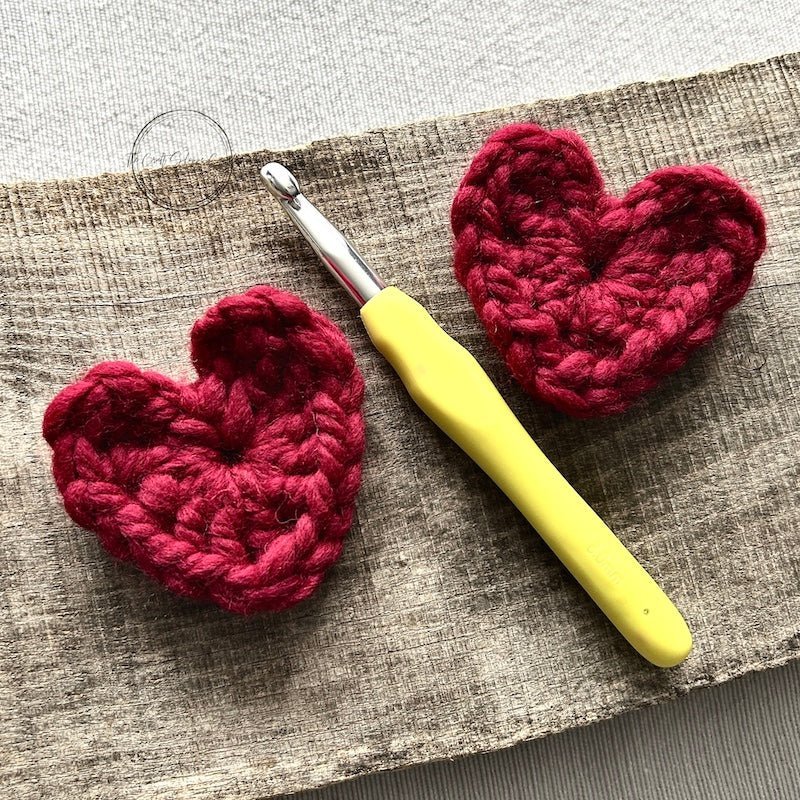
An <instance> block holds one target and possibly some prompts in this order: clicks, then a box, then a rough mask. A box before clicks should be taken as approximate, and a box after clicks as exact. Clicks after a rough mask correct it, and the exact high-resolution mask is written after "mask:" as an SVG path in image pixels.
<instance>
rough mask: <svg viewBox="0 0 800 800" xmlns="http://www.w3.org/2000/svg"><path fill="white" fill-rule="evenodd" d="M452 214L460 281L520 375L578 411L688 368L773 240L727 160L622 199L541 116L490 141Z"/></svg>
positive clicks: (599, 411) (577, 145) (587, 157)
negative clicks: (723, 167) (726, 167)
mask: <svg viewBox="0 0 800 800" xmlns="http://www.w3.org/2000/svg"><path fill="white" fill-rule="evenodd" d="M451 218H452V226H453V232H454V234H455V273H456V276H457V278H458V280H459V281H460V282H461V283H462V284H463V285H464V287H465V288H466V290H467V293H468V294H469V297H470V299H471V301H472V303H473V305H474V307H475V309H476V311H477V313H478V316H479V317H480V319H481V321H482V323H483V325H484V326H485V328H486V330H487V332H488V335H489V337H490V339H491V341H492V342H493V343H494V344H495V346H496V347H497V348H498V349H499V351H500V353H501V354H502V356H503V358H504V360H505V362H506V364H507V365H508V368H509V370H510V371H511V373H512V374H513V376H514V377H515V379H516V380H517V381H518V382H519V383H520V384H521V385H522V387H523V388H524V389H525V391H527V392H528V393H529V394H530V395H532V396H533V397H535V398H538V399H540V400H543V401H545V402H548V403H551V404H552V405H554V406H555V407H556V408H558V409H560V410H561V411H564V412H566V413H568V414H572V415H574V416H577V417H593V416H599V415H604V414H614V413H618V412H621V411H624V410H625V409H627V408H628V407H629V406H630V405H631V404H632V403H633V402H634V401H635V400H636V399H637V398H638V397H639V396H640V395H641V394H642V393H643V392H645V391H647V390H649V389H651V388H653V387H654V386H655V385H656V384H657V383H658V382H659V380H660V379H661V378H662V377H663V376H665V375H667V374H668V373H670V372H673V371H674V370H676V369H678V368H679V367H681V366H682V365H683V364H684V363H685V362H686V360H687V358H688V357H689V355H690V354H691V353H692V352H693V351H694V350H695V349H697V348H698V347H699V346H700V345H702V344H704V343H706V342H708V341H709V339H711V337H712V336H713V335H714V333H715V332H716V330H717V328H718V327H719V325H720V323H721V321H722V317H723V314H724V312H725V311H726V310H728V309H729V308H731V306H733V305H734V304H735V303H737V302H738V301H739V300H740V299H741V297H742V296H743V295H744V293H745V292H746V291H747V288H748V286H749V285H750V282H751V279H752V276H753V269H754V266H755V262H756V261H757V260H758V258H759V257H760V255H761V253H762V252H763V250H764V246H765V231H764V218H763V214H762V212H761V209H760V208H759V206H758V204H757V203H756V201H755V200H754V199H753V198H752V197H750V196H749V195H748V194H747V193H746V192H745V191H744V190H743V189H742V188H741V187H740V186H739V185H738V184H737V183H736V182H735V181H733V180H732V179H731V178H729V177H727V176H726V175H725V174H724V173H723V172H721V171H720V170H719V169H717V168H716V167H713V166H709V165H702V166H677V167H668V168H664V169H659V170H656V171H655V172H653V173H651V174H650V175H648V176H647V177H646V178H645V179H644V180H642V181H641V182H640V183H638V184H636V185H635V186H634V187H633V188H632V189H631V190H630V191H629V192H628V194H627V195H625V196H624V197H622V198H617V197H612V196H610V195H608V194H606V193H605V191H604V187H603V179H602V177H601V176H600V173H599V171H598V169H597V166H596V165H595V162H594V159H593V158H592V155H591V153H590V151H589V149H588V147H587V146H586V144H585V143H584V142H583V140H582V139H581V138H580V137H579V136H578V135H577V134H575V133H573V132H571V131H568V130H556V131H547V130H545V129H543V128H541V127H539V126H538V125H534V124H516V125H510V126H508V127H506V128H503V129H501V130H499V131H497V132H496V133H494V134H493V135H492V136H491V137H490V138H489V139H488V140H487V142H486V143H485V144H484V146H483V147H482V148H481V150H480V151H479V152H478V154H477V155H476V156H475V159H474V161H473V162H472V164H471V166H470V167H469V169H468V171H467V173H466V175H465V176H464V178H463V180H462V182H461V185H460V187H459V189H458V192H457V194H456V196H455V200H454V202H453V207H452V215H451Z"/></svg>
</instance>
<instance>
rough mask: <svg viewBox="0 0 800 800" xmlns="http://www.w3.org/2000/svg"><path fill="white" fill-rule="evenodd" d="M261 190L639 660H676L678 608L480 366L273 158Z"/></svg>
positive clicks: (682, 648)
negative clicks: (384, 276) (386, 280)
mask: <svg viewBox="0 0 800 800" xmlns="http://www.w3.org/2000/svg"><path fill="white" fill-rule="evenodd" d="M261 174H262V177H263V178H264V180H265V182H266V183H267V186H268V188H269V189H270V192H271V193H272V194H273V195H274V196H275V197H276V198H278V199H279V200H280V201H281V205H282V206H283V209H284V211H285V212H286V213H287V214H288V216H289V217H290V219H292V221H293V222H294V223H295V224H296V225H297V227H298V228H299V229H300V231H301V232H302V233H303V235H304V236H305V237H306V239H307V240H308V241H309V243H310V244H311V245H312V247H313V248H314V250H315V251H316V252H317V254H318V255H319V257H320V258H321V259H322V261H323V262H324V263H325V265H326V266H327V267H328V269H329V270H330V271H331V272H332V273H333V274H334V276H335V277H336V279H337V280H338V281H339V282H340V283H341V284H342V286H343V287H344V288H345V289H346V290H347V291H348V292H349V293H350V295H351V296H352V297H353V298H354V299H355V300H356V301H357V302H358V303H359V304H360V305H361V319H362V321H363V323H364V325H365V327H366V329H367V331H368V333H369V335H370V338H371V339H372V342H373V343H374V345H375V347H376V348H377V349H378V350H379V351H380V352H381V353H382V354H383V355H384V356H385V357H386V359H387V360H388V361H389V363H390V364H391V365H392V366H393V367H394V369H395V370H396V371H397V373H398V375H399V376H400V379H401V380H402V381H403V383H404V384H405V386H406V388H407V389H408V391H409V393H410V395H411V397H412V398H413V399H414V401H415V402H416V403H417V405H418V406H419V407H420V408H421V409H422V410H423V411H424V412H425V413H426V414H427V415H428V416H429V417H430V418H431V419H432V420H433V421H434V422H435V423H436V424H437V425H438V426H439V427H440V428H441V429H442V430H443V431H444V432H445V433H446V434H447V435H448V436H449V437H450V438H451V439H452V440H453V441H454V442H456V444H458V445H459V447H461V448H462V450H464V452H465V453H467V454H468V455H469V456H470V457H471V458H472V459H473V460H474V461H475V462H476V463H477V464H478V465H479V466H480V467H481V468H482V469H483V470H484V471H485V472H486V473H487V474H488V475H489V477H491V478H492V480H493V481H494V482H495V483H496V484H497V485H498V486H499V487H500V489H502V490H503V492H505V494H506V495H508V497H509V498H510V499H511V501H512V502H513V503H514V505H516V507H517V508H518V509H519V510H520V511H521V512H522V514H523V515H524V516H525V517H526V519H527V520H528V521H529V522H530V523H531V524H532V525H533V526H534V527H535V528H536V530H537V531H538V532H539V534H540V535H541V536H542V538H543V539H544V540H545V542H547V544H548V545H549V546H550V548H551V549H552V550H553V552H554V553H555V554H556V555H557V556H558V557H559V559H561V561H562V562H563V563H564V565H565V566H566V567H567V569H569V571H570V572H571V573H572V574H573V575H574V576H575V578H576V579H577V580H578V582H579V583H580V584H581V586H583V588H584V589H585V590H586V591H587V592H588V593H589V595H590V596H591V597H592V599H593V600H594V601H595V603H597V605H598V606H599V607H600V608H601V609H602V610H603V612H604V613H605V614H606V616H607V617H608V618H609V619H610V620H611V622H612V623H613V624H614V625H615V626H616V627H617V629H618V630H619V631H620V633H622V635H623V636H624V637H625V638H626V639H627V640H628V642H630V644H631V645H632V646H633V647H634V648H635V649H636V650H637V651H638V652H639V653H640V654H641V655H642V656H644V657H645V658H646V659H647V660H648V661H650V662H652V663H653V664H655V665H657V666H659V667H672V666H675V665H676V664H679V663H680V662H681V661H683V660H684V659H685V658H686V656H687V655H688V653H689V651H690V649H691V647H692V636H691V633H690V632H689V628H688V627H687V625H686V622H685V621H684V619H683V617H682V616H681V614H680V612H679V611H678V609H677V608H676V607H675V606H674V605H673V604H672V602H671V601H670V600H669V598H668V597H667V596H666V595H665V594H664V592H663V591H662V590H661V588H660V587H659V586H658V584H656V582H655V581H654V580H653V579H652V578H651V577H650V575H649V574H648V573H647V571H646V570H645V569H644V568H643V567H642V566H641V564H639V562H638V561H637V560H636V559H635V558H634V556H633V555H632V554H631V553H630V552H629V551H628V550H627V549H626V548H625V546H624V545H623V544H622V543H621V542H620V541H619V539H617V537H616V536H615V535H614V534H613V533H612V531H611V530H610V529H609V528H608V526H607V525H606V524H605V523H604V522H603V521H602V520H601V519H600V517H598V516H597V514H596V513H595V512H594V511H593V510H592V509H591V508H590V506H589V505H588V504H587V503H586V502H585V501H584V500H583V498H581V496H580V495H579V494H578V493H577V492H576V491H575V490H574V489H573V488H572V486H570V484H569V483H568V482H567V481H566V480H565V479H564V478H563V476H562V475H561V474H560V473H559V472H558V470H557V469H556V468H555V467H554V466H553V465H552V464H551V463H550V461H548V459H547V457H546V456H545V455H544V453H542V451H541V450H540V449H539V448H538V447H537V445H536V443H535V442H534V441H533V440H532V439H531V438H530V436H529V435H528V433H527V431H525V429H524V428H523V427H522V425H521V424H520V422H519V420H518V419H517V418H516V417H515V416H514V414H513V412H512V411H511V409H510V408H509V407H508V405H506V403H505V401H504V400H503V398H502V397H501V396H500V393H499V392H498V391H497V389H496V388H495V386H494V384H493V383H492V382H491V380H490V379H489V377H488V375H487V374H486V373H485V372H484V371H483V369H482V368H481V366H480V364H478V362H477V361H476V360H475V359H474V358H473V357H472V356H471V355H470V353H469V352H467V350H465V349H464V348H463V347H462V346H461V345H460V344H458V343H457V342H456V341H455V340H453V339H451V338H450V337H449V336H448V335H447V334H446V333H445V332H444V331H443V330H442V329H441V328H440V327H439V326H438V325H437V324H436V322H435V321H434V320H433V318H432V317H431V316H430V314H428V312H427V311H426V310H425V309H424V308H423V307H422V306H421V305H420V304H419V303H417V302H416V301H415V300H412V299H411V298H410V297H408V295H406V294H404V293H403V292H402V291H400V290H399V289H397V288H396V287H394V286H389V287H386V286H384V284H383V282H382V281H381V279H380V278H379V277H378V276H377V275H376V274H375V273H374V272H373V271H372V269H371V268H370V267H369V266H368V265H367V264H366V263H365V262H364V260H363V259H362V258H361V256H360V255H359V254H358V252H357V251H356V249H355V248H354V247H353V245H352V244H351V243H350V242H349V241H348V240H347V239H346V238H345V237H344V236H343V235H342V234H341V233H339V231H337V230H336V228H334V227H333V225H331V223H330V222H328V220H327V219H326V218H325V217H324V216H323V215H322V214H321V213H320V212H319V211H318V210H317V209H316V208H315V207H314V206H313V205H312V204H311V203H310V202H309V201H308V200H307V199H306V198H305V196H304V195H303V194H302V193H301V192H300V189H299V186H298V184H297V181H296V180H295V178H294V176H293V175H292V174H291V173H290V172H289V171H288V170H287V169H286V168H285V167H283V166H282V165H280V164H274V163H273V164H268V165H267V166H265V167H264V168H263V169H262V171H261Z"/></svg>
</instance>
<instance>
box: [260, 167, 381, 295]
mask: <svg viewBox="0 0 800 800" xmlns="http://www.w3.org/2000/svg"><path fill="white" fill-rule="evenodd" d="M261 178H262V179H263V181H264V183H265V184H266V186H267V190H268V191H269V193H270V194H271V195H272V196H273V197H274V198H275V199H276V200H278V201H279V202H280V204H281V208H282V209H283V210H284V212H285V214H286V216H288V217H289V219H290V220H291V221H292V222H293V223H294V224H295V227H296V228H297V229H298V230H299V231H300V233H302V234H303V236H304V237H305V239H306V241H307V242H308V243H309V244H310V245H311V247H312V248H313V249H314V252H315V253H316V254H317V255H318V256H319V258H320V260H321V261H322V263H323V264H324V265H325V266H326V267H327V268H328V271H329V272H330V273H331V274H332V275H333V277H334V278H336V280H337V281H338V282H339V283H340V284H341V285H342V287H344V289H345V290H346V291H347V292H348V294H349V295H350V296H351V297H352V298H353V299H354V300H355V301H356V302H357V303H358V304H359V305H360V306H363V305H364V303H366V302H367V301H368V300H370V299H372V298H373V297H375V295H376V294H378V293H379V292H381V291H382V290H383V289H384V288H385V286H386V284H385V283H384V282H383V281H382V280H381V279H380V277H379V276H378V275H377V273H375V271H374V270H373V269H372V268H371V267H370V266H369V264H367V262H366V261H364V259H363V258H362V257H361V255H360V253H359V252H358V250H356V248H355V247H354V246H353V244H352V243H351V242H350V241H349V240H348V239H347V238H346V237H345V235H344V234H343V233H341V231H339V230H337V229H336V228H335V227H334V226H333V225H332V224H331V223H330V222H329V221H328V220H327V218H326V217H325V216H324V215H323V214H322V213H320V211H318V210H317V208H316V207H315V206H314V205H313V203H311V202H310V201H309V200H308V198H307V197H306V196H305V195H304V194H303V193H302V192H301V191H300V184H299V183H298V181H297V178H295V177H294V175H292V173H291V172H290V171H289V170H288V169H286V167H284V166H283V164H278V163H277V162H275V161H272V162H270V163H269V164H266V165H265V166H263V167H262V168H261Z"/></svg>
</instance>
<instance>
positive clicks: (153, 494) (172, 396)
mask: <svg viewBox="0 0 800 800" xmlns="http://www.w3.org/2000/svg"><path fill="white" fill-rule="evenodd" d="M191 351H192V361H193V363H194V366H195V368H196V370H197V374H198V378H197V380H196V381H195V382H194V383H191V384H179V383H176V382H174V381H172V380H170V379H169V378H166V377H164V376H163V375H160V374H158V373H156V372H142V371H141V370H140V369H138V368H137V367H136V366H134V365H133V364H129V363H126V362H108V363H104V364H99V365H98V366H96V367H94V368H93V369H92V370H91V371H90V372H89V373H88V374H87V375H86V376H85V377H84V378H82V379H81V380H79V381H77V382H76V383H73V384H72V385H70V386H68V387H66V388H65V389H64V390H62V391H61V392H60V393H59V394H58V396H57V397H55V399H54V400H53V401H52V402H51V404H50V406H49V407H48V409H47V412H46V414H45V417H44V426H43V430H44V436H45V438H46V439H47V441H48V442H49V444H50V445H51V447H52V448H53V474H54V476H55V479H56V483H57V485H58V488H59V490H60V491H61V494H62V495H63V498H64V505H65V507H66V509H67V512H68V513H69V514H70V516H71V517H72V518H73V519H74V520H75V521H76V522H77V523H78V524H79V525H82V526H83V527H85V528H88V529H89V530H92V531H94V532H95V533H96V534H97V535H98V536H99V538H100V540H101V541H102V543H103V545H104V546H105V547H106V548H107V549H108V551H109V552H110V553H112V555H114V556H116V557H117V558H121V559H123V560H125V561H131V562H133V563H134V564H136V566H138V567H139V568H140V569H141V570H142V571H144V572H145V573H147V574H148V575H150V576H152V577H154V578H155V579H157V580H158V581H160V582H161V583H163V584H164V585H166V586H167V587H168V588H169V589H172V590H173V591H175V592H177V593H178V594H181V595H185V596H188V597H192V598H196V599H201V600H210V601H212V602H214V603H217V604H218V605H220V606H222V607H223V608H225V609H228V610H230V611H235V612H239V613H249V612H254V611H260V610H271V611H279V610H281V609H284V608H287V607H289V606H291V605H294V604H295V603H297V602H299V601H300V600H303V599H305V598H306V597H308V596H309V595H310V594H311V593H312V592H313V591H314V590H315V589H316V588H317V586H318V585H319V583H320V581H321V580H322V578H323V576H324V574H325V571H326V570H327V569H328V568H329V567H330V566H331V565H332V564H333V563H334V562H335V561H336V560H337V558H338V557H339V554H340V552H341V550H342V543H343V539H344V536H345V534H346V533H347V531H348V529H349V528H350V524H351V521H352V517H353V511H354V506H355V498H356V494H357V492H358V487H359V482H360V477H361V456H362V453H363V450H364V422H363V417H362V414H361V404H362V400H363V394H364V383H363V379H362V377H361V374H360V372H359V371H358V368H357V367H356V364H355V360H354V358H353V352H352V350H351V349H350V345H349V344H348V342H347V340H346V339H345V337H344V335H343V334H342V332H341V331H340V330H339V329H338V328H337V327H336V326H335V325H334V324H333V323H332V322H331V321H330V320H328V319H327V318H326V317H324V316H322V315H321V314H319V313H317V312H315V311H312V310H311V309H310V308H309V307H308V306H307V305H306V304H305V303H304V302H303V301H302V300H300V299H299V298H297V297H295V296H294V295H291V294H288V293H287V292H281V291H278V290H276V289H272V288H269V287H266V286H260V287H256V288H254V289H251V290H250V291H248V292H246V293H245V294H242V295H238V296H234V297H227V298H225V299H224V300H222V301H221V302H220V303H219V304H218V305H216V306H215V307H213V308H211V309H210V310H209V311H208V312H207V313H206V314H205V316H204V317H202V318H201V319H200V320H198V322H197V323H195V326H194V328H193V330H192V336H191Z"/></svg>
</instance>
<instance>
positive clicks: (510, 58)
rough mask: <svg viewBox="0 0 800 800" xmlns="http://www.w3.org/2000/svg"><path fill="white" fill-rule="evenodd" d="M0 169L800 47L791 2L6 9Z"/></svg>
mask: <svg viewBox="0 0 800 800" xmlns="http://www.w3.org/2000/svg"><path fill="white" fill-rule="evenodd" d="M0 9H2V10H1V11H0V15H2V16H0V21H2V24H1V25H0V41H1V42H2V50H1V51H0V52H2V54H3V67H2V72H1V73H0V74H1V75H2V89H3V96H2V97H3V116H2V127H3V130H2V133H3V147H2V148H0V180H10V179H18V178H41V179H44V178H51V177H57V176H58V177H62V176H68V175H82V174H92V173H95V172H102V171H112V172H118V171H123V170H125V169H126V164H127V159H128V156H129V154H130V150H131V147H132V145H133V141H134V139H135V137H136V133H137V131H138V130H139V129H140V128H141V127H142V126H143V125H144V124H145V123H146V122H147V121H148V120H150V119H151V118H152V117H154V116H156V114H159V113H161V112H163V111H168V110H170V109H173V108H192V109H197V110H199V111H204V112H205V113H207V114H209V115H210V116H211V117H213V118H214V119H216V120H217V122H219V123H220V124H221V125H222V127H223V128H224V129H225V130H226V131H227V133H228V135H229V137H230V139H231V142H232V145H233V149H234V151H247V150H255V149H259V148H265V147H285V146H292V145H297V144H303V143H305V142H307V141H310V140H312V139H317V138H321V137H325V136H330V135H334V134H338V133H354V132H359V131H362V130H364V129H367V128H373V127H380V126H384V125H391V124H396V123H401V122H406V121H411V120H415V119H419V118H422V117H428V116H435V115H441V114H449V113H457V112H467V111H475V110H478V109H480V108H488V107H494V106H500V105H508V104H511V103H517V102H530V101H532V100H535V99H537V98H540V97H552V96H556V95H568V94H576V93H579V92H585V91H589V90H592V89H597V88H602V87H607V86H613V85H616V84H620V83H627V82H631V81H639V80H649V79H653V78H660V77H676V76H679V75H685V74H692V73H695V72H698V71H701V70H706V69H716V68H719V67H722V66H726V65H730V64H733V63H735V62H738V61H752V60H760V59H761V58H764V57H766V56H769V55H775V54H778V53H781V52H787V51H790V50H798V49H800V27H799V26H798V23H797V17H798V4H797V1H796V0H783V1H782V2H781V0H772V2H770V1H769V0H733V1H731V0H702V1H701V2H692V3H687V2H674V0H639V2H630V0H561V2H556V1H555V0H493V1H492V2H483V3H481V2H479V1H478V2H476V0H445V1H444V2H434V3H431V2H424V0H337V1H336V2H334V1H333V0H293V1H292V0H261V2H242V1H241V0H217V1H216V2H213V3H210V2H189V0H171V2H169V1H168V2H164V0H161V1H160V2H152V1H151V0H147V1H146V2H112V1H111V0H83V2H72V3H60V4H59V3H41V2H38V0H34V1H33V2H26V3H13V4H12V3H11V2H9V1H8V0H4V1H3V2H2V4H0Z"/></svg>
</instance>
